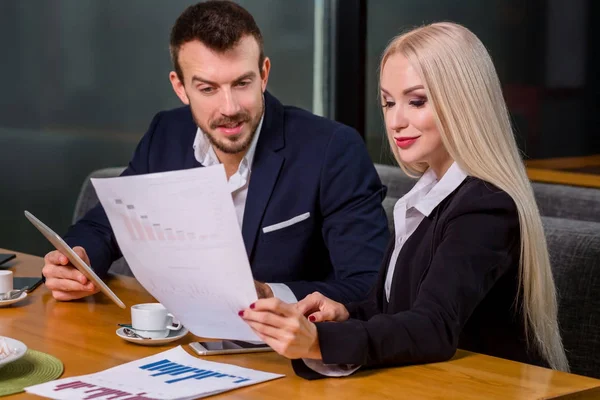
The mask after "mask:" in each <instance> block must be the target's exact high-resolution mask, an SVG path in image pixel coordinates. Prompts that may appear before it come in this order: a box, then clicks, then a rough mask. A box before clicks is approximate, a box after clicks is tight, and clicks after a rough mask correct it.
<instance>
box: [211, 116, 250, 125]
mask: <svg viewBox="0 0 600 400" xmlns="http://www.w3.org/2000/svg"><path fill="white" fill-rule="evenodd" d="M248 121H250V114H248V113H245V112H242V113H238V114H235V115H233V116H231V117H221V118H219V119H217V120H214V121H212V122H211V123H210V129H217V128H218V127H220V126H224V127H226V128H233V127H235V126H238V125H239V124H240V123H243V122H248Z"/></svg>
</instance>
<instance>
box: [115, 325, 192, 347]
mask: <svg viewBox="0 0 600 400" xmlns="http://www.w3.org/2000/svg"><path fill="white" fill-rule="evenodd" d="M123 329H125V328H123V327H121V328H119V329H117V332H116V333H117V336H119V337H120V338H121V339H124V340H127V341H128V342H131V343H135V344H142V345H144V346H160V345H161V344H165V343H170V342H174V341H176V340H179V339H181V338H182V337H184V336H185V335H187V334H188V332H189V331H188V330H187V329H186V328H181V329H180V330H178V331H169V336H167V337H166V338H160V339H140V338H132V337H129V336H127V335H125V333H124V332H123Z"/></svg>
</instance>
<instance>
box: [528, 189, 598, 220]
mask: <svg viewBox="0 0 600 400" xmlns="http://www.w3.org/2000/svg"><path fill="white" fill-rule="evenodd" d="M531 186H533V194H534V195H535V201H536V203H537V205H538V207H539V208H540V214H542V215H544V216H546V217H557V218H568V219H575V220H580V221H593V222H600V189H594V188H586V187H577V186H567V185H556V184H550V183H541V182H533V183H532V184H531Z"/></svg>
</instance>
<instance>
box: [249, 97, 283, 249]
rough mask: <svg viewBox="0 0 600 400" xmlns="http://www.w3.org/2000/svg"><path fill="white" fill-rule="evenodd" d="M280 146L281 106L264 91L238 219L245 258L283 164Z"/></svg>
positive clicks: (281, 129) (281, 135) (281, 139)
mask: <svg viewBox="0 0 600 400" xmlns="http://www.w3.org/2000/svg"><path fill="white" fill-rule="evenodd" d="M284 146H285V143H284V137H283V106H282V105H281V103H279V101H278V100H277V99H275V98H274V97H273V96H271V95H270V94H269V92H265V118H264V120H263V126H262V130H261V132H260V137H259V138H258V143H257V145H256V153H255V154H254V161H253V163H252V171H251V175H250V185H249V187H248V196H247V197H246V207H245V209H244V220H243V222H242V236H243V238H244V244H245V246H246V252H247V253H248V259H249V260H252V253H253V251H254V247H255V244H256V237H257V234H258V230H259V228H260V225H261V222H262V219H263V216H264V214H265V210H266V208H267V204H268V203H269V199H270V198H271V194H272V193H273V190H274V189H275V185H276V183H277V178H278V177H279V172H280V171H281V167H282V166H283V161H284V157H283V156H282V155H281V154H278V153H277V151H278V150H280V149H282V148H283V147H284Z"/></svg>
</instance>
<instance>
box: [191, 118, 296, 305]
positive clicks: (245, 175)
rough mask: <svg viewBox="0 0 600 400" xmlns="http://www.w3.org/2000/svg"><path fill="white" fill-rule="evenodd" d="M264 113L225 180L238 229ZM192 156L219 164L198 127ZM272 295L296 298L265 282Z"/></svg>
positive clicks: (287, 290) (282, 287)
mask: <svg viewBox="0 0 600 400" xmlns="http://www.w3.org/2000/svg"><path fill="white" fill-rule="evenodd" d="M264 118H265V115H264V113H263V116H262V117H261V119H260V122H259V123H258V127H257V128H256V134H255V135H254V138H253V139H252V143H250V147H249V148H248V151H247V152H246V154H245V155H244V158H242V161H240V165H239V167H238V169H237V171H235V173H234V174H233V175H231V176H230V177H229V180H228V182H227V184H228V186H229V189H230V190H231V197H232V198H233V205H234V207H235V212H236V214H237V219H238V223H239V225H240V229H241V227H242V221H243V220H244V210H245V209H246V196H247V195H248V186H249V185H250V175H251V172H252V162H253V161H254V154H255V153H256V143H258V137H259V136H260V131H261V129H262V124H263V120H264ZM194 157H195V158H196V160H197V161H198V162H199V163H200V164H202V165H203V166H205V167H210V166H212V165H217V164H220V163H221V162H220V161H219V158H218V157H217V154H216V153H215V150H214V149H213V147H212V144H211V143H210V140H208V138H207V137H206V135H205V134H204V132H202V130H201V129H200V128H198V130H197V131H196V138H195V139H194ZM267 285H269V287H270V288H271V290H272V291H273V295H274V296H275V297H277V298H279V299H281V300H283V301H285V302H286V303H296V302H297V301H298V299H297V298H296V296H295V295H294V292H292V290H291V289H290V288H289V287H288V286H287V285H285V284H283V283H267Z"/></svg>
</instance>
